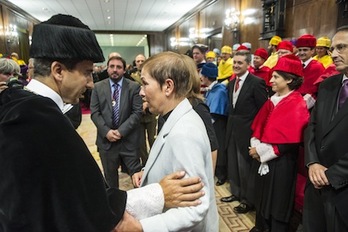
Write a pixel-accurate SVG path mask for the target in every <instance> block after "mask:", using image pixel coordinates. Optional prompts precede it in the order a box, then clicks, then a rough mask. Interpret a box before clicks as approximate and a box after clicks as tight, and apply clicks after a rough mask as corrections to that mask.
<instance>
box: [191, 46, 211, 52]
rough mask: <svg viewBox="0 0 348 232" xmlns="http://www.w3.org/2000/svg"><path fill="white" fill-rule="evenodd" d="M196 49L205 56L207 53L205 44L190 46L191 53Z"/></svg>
mask: <svg viewBox="0 0 348 232" xmlns="http://www.w3.org/2000/svg"><path fill="white" fill-rule="evenodd" d="M194 48H197V49H198V50H199V51H200V52H201V53H203V54H205V53H206V52H207V51H208V46H207V45H205V44H195V45H193V46H192V51H193V49H194Z"/></svg>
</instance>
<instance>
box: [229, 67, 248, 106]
mask: <svg viewBox="0 0 348 232" xmlns="http://www.w3.org/2000/svg"><path fill="white" fill-rule="evenodd" d="M248 75H249V71H246V72H245V73H244V74H243V75H242V76H240V77H239V88H238V90H237V91H236V92H234V88H235V87H234V86H233V107H235V106H236V102H237V99H238V96H239V93H240V90H241V89H242V87H243V84H244V82H245V79H246V78H247V76H248ZM236 78H238V77H236ZM234 84H236V83H234Z"/></svg>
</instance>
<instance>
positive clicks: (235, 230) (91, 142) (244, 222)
mask: <svg viewBox="0 0 348 232" xmlns="http://www.w3.org/2000/svg"><path fill="white" fill-rule="evenodd" d="M77 132H78V133H79V134H80V135H81V137H82V138H83V139H84V141H85V143H86V144H87V146H88V148H89V149H90V151H91V153H92V155H93V157H94V158H95V160H96V162H97V163H98V165H99V167H101V163H100V158H99V155H98V152H97V148H96V146H95V139H96V128H95V126H94V124H93V122H92V121H91V120H90V115H89V114H84V115H82V123H81V125H80V127H79V128H78V129H77ZM120 188H121V189H123V190H128V189H130V188H132V185H131V182H130V178H129V176H127V175H126V174H124V173H120ZM228 189H229V186H228V184H224V185H222V186H218V187H215V195H216V203H217V206H218V211H219V215H220V230H219V231H220V232H247V231H249V230H250V229H251V228H252V227H253V222H254V219H255V212H250V213H247V214H239V215H238V214H235V213H234V212H233V207H234V206H237V205H238V202H232V203H221V202H220V200H219V199H220V198H221V197H224V196H228V195H230V193H229V191H228Z"/></svg>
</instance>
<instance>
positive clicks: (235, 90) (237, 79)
mask: <svg viewBox="0 0 348 232" xmlns="http://www.w3.org/2000/svg"><path fill="white" fill-rule="evenodd" d="M239 81H240V79H239V77H236V83H234V92H237V90H238V89H239Z"/></svg>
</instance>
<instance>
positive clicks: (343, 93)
mask: <svg viewBox="0 0 348 232" xmlns="http://www.w3.org/2000/svg"><path fill="white" fill-rule="evenodd" d="M347 98H348V79H345V80H344V81H343V84H342V87H341V90H340V94H339V96H338V109H340V108H341V107H342V105H343V104H344V102H345V101H346V100H347Z"/></svg>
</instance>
